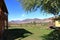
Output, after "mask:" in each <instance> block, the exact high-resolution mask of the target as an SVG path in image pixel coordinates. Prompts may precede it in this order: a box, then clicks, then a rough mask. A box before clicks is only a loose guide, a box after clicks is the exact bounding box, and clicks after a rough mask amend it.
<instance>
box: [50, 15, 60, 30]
mask: <svg viewBox="0 0 60 40" xmlns="http://www.w3.org/2000/svg"><path fill="white" fill-rule="evenodd" d="M52 20H53V22H52V24H53V25H52V26H50V28H52V29H57V30H60V16H58V17H55V18H53V19H52Z"/></svg>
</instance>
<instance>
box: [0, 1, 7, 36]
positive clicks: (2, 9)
mask: <svg viewBox="0 0 60 40" xmlns="http://www.w3.org/2000/svg"><path fill="white" fill-rule="evenodd" d="M5 27H6V28H7V29H8V10H7V7H6V4H5V2H4V0H0V37H1V36H2V35H3V32H4V29H5Z"/></svg>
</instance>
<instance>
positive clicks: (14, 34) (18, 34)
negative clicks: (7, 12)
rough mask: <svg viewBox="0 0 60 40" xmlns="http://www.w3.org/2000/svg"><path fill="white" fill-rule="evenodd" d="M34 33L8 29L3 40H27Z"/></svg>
mask: <svg viewBox="0 0 60 40" xmlns="http://www.w3.org/2000/svg"><path fill="white" fill-rule="evenodd" d="M31 34H32V33H31V32H29V31H27V30H25V29H8V30H5V32H4V37H3V40H14V39H17V38H22V39H23V38H25V37H27V36H29V35H31ZM19 40H21V39H19Z"/></svg>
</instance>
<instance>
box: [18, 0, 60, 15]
mask: <svg viewBox="0 0 60 40" xmlns="http://www.w3.org/2000/svg"><path fill="white" fill-rule="evenodd" d="M19 2H21V4H22V6H23V8H24V9H25V10H26V11H30V12H31V11H35V10H37V9H39V8H41V10H42V11H44V12H46V13H50V14H53V15H55V16H56V15H59V11H60V0H19Z"/></svg>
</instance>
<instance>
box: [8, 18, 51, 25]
mask: <svg viewBox="0 0 60 40" xmlns="http://www.w3.org/2000/svg"><path fill="white" fill-rule="evenodd" d="M33 22H36V23H46V22H52V18H47V19H38V18H34V19H25V20H22V21H21V20H12V21H9V24H25V23H33Z"/></svg>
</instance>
